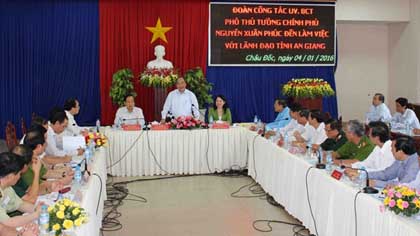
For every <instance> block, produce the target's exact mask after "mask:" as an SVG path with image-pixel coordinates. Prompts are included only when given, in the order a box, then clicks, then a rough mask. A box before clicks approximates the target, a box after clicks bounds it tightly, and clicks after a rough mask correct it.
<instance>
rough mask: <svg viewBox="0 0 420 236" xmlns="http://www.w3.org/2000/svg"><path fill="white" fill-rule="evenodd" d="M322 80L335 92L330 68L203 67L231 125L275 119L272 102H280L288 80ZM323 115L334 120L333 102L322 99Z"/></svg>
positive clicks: (331, 68)
mask: <svg viewBox="0 0 420 236" xmlns="http://www.w3.org/2000/svg"><path fill="white" fill-rule="evenodd" d="M315 77H317V78H323V79H324V80H326V81H327V82H328V83H330V84H331V86H332V88H333V89H334V91H335V80H334V67H207V79H208V80H209V82H211V83H213V84H214V88H213V91H212V94H213V95H217V94H223V95H225V96H226V98H227V100H228V103H229V105H230V108H231V111H232V119H233V121H234V122H249V121H253V118H254V116H255V115H257V116H258V117H260V119H261V120H262V121H264V122H271V121H273V120H274V118H275V113H274V107H273V106H274V100H275V99H276V98H282V95H281V88H282V86H283V84H285V83H287V82H288V81H289V80H290V79H292V78H315ZM322 105H323V111H324V112H329V113H330V114H331V116H332V117H335V118H336V117H337V99H336V97H329V98H324V99H323V103H322Z"/></svg>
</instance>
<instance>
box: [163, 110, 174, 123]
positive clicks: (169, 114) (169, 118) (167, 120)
mask: <svg viewBox="0 0 420 236" xmlns="http://www.w3.org/2000/svg"><path fill="white" fill-rule="evenodd" d="M172 119H175V117H174V116H173V115H172V112H171V111H168V113H167V114H166V118H165V122H166V123H169V122H171V120H172Z"/></svg>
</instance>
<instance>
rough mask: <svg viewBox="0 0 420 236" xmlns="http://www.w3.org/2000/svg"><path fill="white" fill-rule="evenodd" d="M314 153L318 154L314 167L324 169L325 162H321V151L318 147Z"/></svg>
mask: <svg viewBox="0 0 420 236" xmlns="http://www.w3.org/2000/svg"><path fill="white" fill-rule="evenodd" d="M316 153H317V155H318V163H316V166H315V167H316V168H317V169H322V170H323V169H325V164H324V163H322V160H321V157H322V155H321V151H320V150H319V148H318V150H316Z"/></svg>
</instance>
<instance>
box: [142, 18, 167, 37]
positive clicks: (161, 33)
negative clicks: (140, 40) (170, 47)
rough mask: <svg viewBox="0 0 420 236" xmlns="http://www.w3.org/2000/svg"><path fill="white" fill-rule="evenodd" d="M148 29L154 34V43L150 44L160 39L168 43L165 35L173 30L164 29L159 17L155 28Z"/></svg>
mask: <svg viewBox="0 0 420 236" xmlns="http://www.w3.org/2000/svg"><path fill="white" fill-rule="evenodd" d="M146 29H147V30H148V31H150V32H152V33H153V37H152V41H150V43H153V42H154V41H156V40H157V39H159V38H160V39H162V40H163V41H164V42H165V43H168V40H166V36H165V33H166V32H168V31H169V30H171V29H172V27H162V23H161V22H160V18H159V17H158V20H157V22H156V26H155V27H146Z"/></svg>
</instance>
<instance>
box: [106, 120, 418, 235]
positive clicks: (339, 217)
mask: <svg viewBox="0 0 420 236" xmlns="http://www.w3.org/2000/svg"><path fill="white" fill-rule="evenodd" d="M105 134H106V136H107V137H108V138H109V143H110V147H109V149H108V150H109V152H110V153H109V155H108V160H107V168H108V172H109V173H111V174H113V175H116V176H148V175H163V174H206V173H213V172H215V171H223V170H225V169H229V168H231V167H238V168H239V167H242V168H243V167H247V168H248V175H249V176H251V177H252V178H253V179H254V180H255V181H256V182H258V183H259V184H260V185H261V186H262V188H263V189H264V190H265V191H266V192H267V193H268V194H270V195H271V196H273V198H274V199H275V200H276V201H277V202H278V203H279V204H281V205H282V206H284V208H285V210H286V211H287V212H288V213H289V214H291V215H292V216H294V217H295V218H297V219H299V220H300V221H301V222H302V223H303V225H304V226H305V227H307V228H308V229H309V230H310V231H311V233H314V234H315V233H316V232H318V235H320V236H337V235H340V236H346V235H349V236H350V235H352V236H353V235H359V236H363V235H366V236H373V235H381V236H387V235H389V236H395V235H404V236H418V235H420V221H419V220H418V219H416V218H406V217H403V216H397V215H395V214H394V213H392V212H390V211H387V210H383V209H381V205H382V201H381V199H380V198H379V195H367V194H364V193H360V194H358V195H357V193H358V192H359V189H358V187H357V186H356V185H355V184H354V183H353V182H351V181H350V180H346V178H345V177H344V178H343V179H344V180H340V181H338V180H336V179H334V178H332V177H331V176H330V173H329V172H328V171H326V170H320V169H316V168H314V167H313V166H314V163H315V162H316V160H314V159H310V158H307V157H304V156H299V155H295V154H291V153H289V152H288V151H286V150H285V149H283V148H280V147H278V146H277V145H276V144H274V143H273V142H272V141H270V140H267V139H265V138H263V137H261V136H259V135H258V134H256V133H255V132H252V131H249V130H248V129H246V128H243V127H234V128H230V129H225V130H223V129H221V130H216V129H207V130H168V131H121V130H115V129H111V128H108V129H106V130H105ZM207 163H209V164H207ZM159 166H160V167H159ZM306 180H307V181H306ZM307 190H308V191H307ZM307 193H308V194H307ZM356 195H357V198H356ZM355 198H356V199H355ZM308 199H309V203H310V205H311V208H310V207H309V203H308ZM310 209H312V212H313V216H314V219H315V222H316V225H315V224H314V222H313V219H312V216H311V211H310ZM355 213H356V214H357V234H356V214H355ZM315 226H316V228H315Z"/></svg>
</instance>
